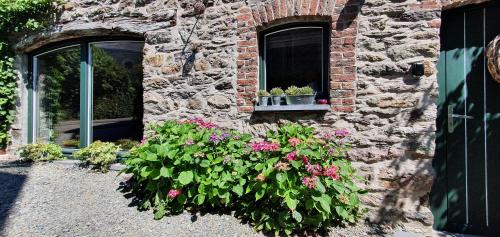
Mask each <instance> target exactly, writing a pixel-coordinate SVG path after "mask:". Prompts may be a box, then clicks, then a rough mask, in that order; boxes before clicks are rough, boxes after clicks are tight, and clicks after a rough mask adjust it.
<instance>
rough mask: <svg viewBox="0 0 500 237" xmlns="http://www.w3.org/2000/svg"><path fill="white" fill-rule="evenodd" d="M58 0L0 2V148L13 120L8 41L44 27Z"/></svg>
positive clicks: (13, 90)
mask: <svg viewBox="0 0 500 237" xmlns="http://www.w3.org/2000/svg"><path fill="white" fill-rule="evenodd" d="M61 3H62V0H0V149H4V148H6V146H7V144H8V143H9V135H8V130H9V128H10V125H11V124H12V122H13V121H14V116H15V114H14V111H15V100H16V80H17V75H16V73H15V72H14V58H13V56H14V52H13V51H12V48H11V46H12V45H11V42H12V40H13V39H15V38H16V36H19V35H22V33H30V32H33V31H37V30H41V29H43V28H45V27H47V26H48V25H49V24H50V22H51V21H52V19H54V16H55V14H54V13H55V12H57V9H58V8H59V6H60V4H61Z"/></svg>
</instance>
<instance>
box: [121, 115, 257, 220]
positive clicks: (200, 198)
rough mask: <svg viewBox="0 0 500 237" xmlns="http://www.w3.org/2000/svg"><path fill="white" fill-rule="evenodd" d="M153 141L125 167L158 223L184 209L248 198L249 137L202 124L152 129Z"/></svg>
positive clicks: (170, 123) (133, 154) (172, 123)
mask: <svg viewBox="0 0 500 237" xmlns="http://www.w3.org/2000/svg"><path fill="white" fill-rule="evenodd" d="M150 129H151V130H152V132H149V135H148V138H146V139H145V140H144V141H143V144H142V145H141V146H139V147H138V148H135V149H132V150H131V153H130V157H128V159H127V160H126V161H125V164H126V165H127V166H128V168H127V169H126V170H125V172H127V173H132V174H134V178H135V181H136V187H135V188H136V189H138V190H140V192H142V193H143V194H144V195H145V198H144V200H143V202H142V203H141V206H140V207H141V208H143V209H148V208H153V210H154V212H155V218H157V219H158V218H161V217H163V216H164V215H166V214H168V213H169V212H170V213H178V212H181V211H182V210H183V209H184V208H185V207H188V206H190V207H196V206H200V207H201V206H211V207H226V206H230V205H232V204H233V203H234V201H235V200H237V198H238V197H240V196H241V195H243V192H244V185H245V184H246V173H247V171H248V170H249V166H250V165H251V163H250V162H249V161H245V159H243V158H242V157H243V156H246V146H247V143H248V142H249V141H250V138H251V137H250V136H249V135H246V134H240V133H238V132H235V131H231V130H223V129H219V128H217V127H216V126H215V124H212V123H209V122H204V121H202V120H200V119H193V120H185V121H180V122H176V121H167V122H165V123H164V124H162V125H156V126H152V127H151V128H150Z"/></svg>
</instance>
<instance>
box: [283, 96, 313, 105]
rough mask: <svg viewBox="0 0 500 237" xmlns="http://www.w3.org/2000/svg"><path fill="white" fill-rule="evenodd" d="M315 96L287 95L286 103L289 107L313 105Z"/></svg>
mask: <svg viewBox="0 0 500 237" xmlns="http://www.w3.org/2000/svg"><path fill="white" fill-rule="evenodd" d="M314 97H316V96H315V95H287V96H286V97H285V100H286V103H287V104H289V105H312V104H314Z"/></svg>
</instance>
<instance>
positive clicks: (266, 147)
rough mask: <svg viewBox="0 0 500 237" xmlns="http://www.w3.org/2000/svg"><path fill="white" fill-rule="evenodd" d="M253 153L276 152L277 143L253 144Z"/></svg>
mask: <svg viewBox="0 0 500 237" xmlns="http://www.w3.org/2000/svg"><path fill="white" fill-rule="evenodd" d="M251 147H252V150H253V151H277V150H278V149H279V145H278V143H271V142H266V141H263V142H254V143H252V144H251Z"/></svg>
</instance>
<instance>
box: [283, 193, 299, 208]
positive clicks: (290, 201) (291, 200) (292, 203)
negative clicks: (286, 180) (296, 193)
mask: <svg viewBox="0 0 500 237" xmlns="http://www.w3.org/2000/svg"><path fill="white" fill-rule="evenodd" d="M285 202H286V205H287V206H288V208H290V210H295V208H297V203H298V201H297V199H294V198H291V197H290V195H289V194H286V195H285Z"/></svg>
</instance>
